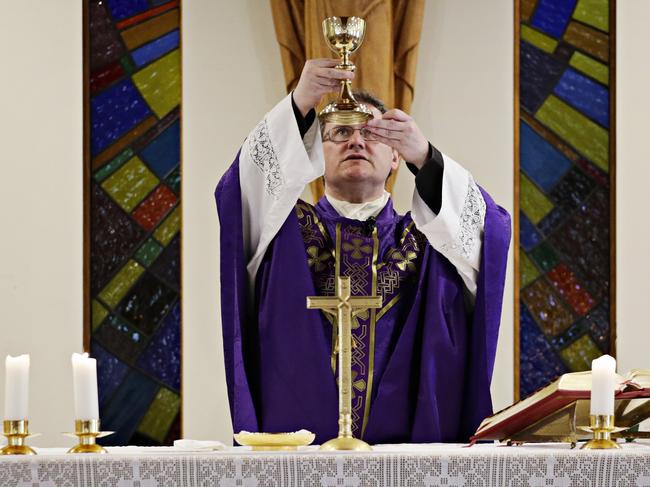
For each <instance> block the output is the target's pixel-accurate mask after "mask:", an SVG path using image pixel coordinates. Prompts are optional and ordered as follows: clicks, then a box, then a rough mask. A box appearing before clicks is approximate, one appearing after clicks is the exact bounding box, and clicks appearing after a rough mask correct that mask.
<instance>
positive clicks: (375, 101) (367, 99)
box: [352, 90, 387, 113]
mask: <svg viewBox="0 0 650 487" xmlns="http://www.w3.org/2000/svg"><path fill="white" fill-rule="evenodd" d="M352 96H354V99H355V100H357V101H358V102H359V103H365V104H366V105H372V106H373V107H375V108H376V109H377V110H379V111H380V112H381V113H386V112H387V108H386V105H384V102H383V101H381V100H380V99H379V98H378V97H376V96H375V95H374V94H373V93H371V92H369V91H367V90H352Z"/></svg>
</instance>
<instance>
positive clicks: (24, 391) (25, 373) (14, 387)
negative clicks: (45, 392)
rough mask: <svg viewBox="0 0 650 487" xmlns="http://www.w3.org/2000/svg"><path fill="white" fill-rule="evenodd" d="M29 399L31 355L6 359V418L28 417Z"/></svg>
mask: <svg viewBox="0 0 650 487" xmlns="http://www.w3.org/2000/svg"><path fill="white" fill-rule="evenodd" d="M28 401H29V355H19V356H18V357H12V356H11V355H7V359H6V360H5V416H4V418H5V420H8V421H16V420H21V419H27V408H28Z"/></svg>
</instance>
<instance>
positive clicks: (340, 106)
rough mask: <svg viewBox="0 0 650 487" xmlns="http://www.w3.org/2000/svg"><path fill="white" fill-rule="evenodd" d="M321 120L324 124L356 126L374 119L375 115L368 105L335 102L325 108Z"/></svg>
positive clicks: (321, 113) (320, 116)
mask: <svg viewBox="0 0 650 487" xmlns="http://www.w3.org/2000/svg"><path fill="white" fill-rule="evenodd" d="M319 118H320V119H321V120H322V121H323V122H324V123H336V124H340V125H355V124H358V123H365V122H367V121H368V120H370V119H371V118H373V114H372V112H371V111H370V109H369V108H368V107H367V106H366V105H363V104H360V103H342V102H340V101H334V102H332V103H330V104H329V105H327V106H326V107H325V108H323V110H322V111H321V112H320V115H319Z"/></svg>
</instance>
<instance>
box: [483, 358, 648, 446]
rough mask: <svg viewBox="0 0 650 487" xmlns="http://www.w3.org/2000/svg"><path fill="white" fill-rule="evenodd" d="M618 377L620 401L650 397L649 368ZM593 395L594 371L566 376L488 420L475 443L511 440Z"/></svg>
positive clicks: (484, 422) (617, 394)
mask: <svg viewBox="0 0 650 487" xmlns="http://www.w3.org/2000/svg"><path fill="white" fill-rule="evenodd" d="M617 377H618V385H617V387H616V396H615V397H616V399H617V401H618V400H629V399H636V398H645V397H648V398H650V369H633V370H631V371H630V372H629V373H628V374H627V375H625V376H621V375H618V376H617ZM590 396H591V371H587V372H573V373H570V374H564V375H562V376H561V377H560V378H559V379H557V380H555V381H554V382H551V383H550V384H549V385H547V386H545V387H543V388H541V389H539V390H538V391H536V392H534V393H533V394H531V395H529V396H528V397H526V398H525V399H523V400H521V401H519V402H516V403H515V404H513V405H511V406H508V407H507V408H505V409H502V410H501V411H499V412H497V413H495V414H493V415H492V416H490V417H488V418H485V419H484V420H483V421H482V422H481V425H480V426H479V427H478V429H477V430H476V433H475V434H474V436H473V437H472V442H474V441H476V440H493V439H498V440H503V439H507V438H510V437H512V436H513V435H515V434H516V433H518V432H519V431H522V430H524V429H525V428H528V427H529V426H532V425H534V424H535V423H537V422H538V421H540V420H542V419H544V418H546V417H548V416H549V415H551V414H553V413H555V412H557V411H559V410H560V409H562V408H563V407H565V406H567V405H568V404H571V403H572V402H574V401H577V400H585V399H586V400H587V401H588V400H589V398H590ZM617 413H618V407H617ZM617 421H618V418H617Z"/></svg>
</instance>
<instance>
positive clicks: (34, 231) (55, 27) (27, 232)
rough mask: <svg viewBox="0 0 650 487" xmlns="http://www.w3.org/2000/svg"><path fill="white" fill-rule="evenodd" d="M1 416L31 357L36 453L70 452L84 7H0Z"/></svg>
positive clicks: (5, 1)
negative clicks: (8, 385) (11, 372)
mask: <svg viewBox="0 0 650 487" xmlns="http://www.w3.org/2000/svg"><path fill="white" fill-rule="evenodd" d="M0 11H1V12H2V14H0V45H1V46H3V48H2V50H3V60H2V64H3V71H2V76H0V168H1V172H0V177H1V178H2V190H0V228H1V230H0V235H1V236H0V358H1V360H0V362H1V364H0V397H1V398H2V400H1V401H0V408H2V409H3V410H4V357H5V355H7V354H13V355H17V354H20V353H30V354H31V396H30V410H31V421H30V423H31V428H32V431H35V432H40V433H43V436H42V437H41V438H37V439H36V440H34V442H33V443H35V444H37V445H55V444H59V445H61V444H64V443H65V444H68V443H69V442H68V441H66V440H64V439H62V437H61V432H62V431H69V430H70V429H71V428H72V427H73V417H72V416H73V415H72V384H71V374H72V371H71V365H70V355H71V354H72V352H74V351H80V350H81V347H82V274H81V269H82V186H81V184H82V173H81V168H82V153H81V150H82V121H81V96H82V94H81V88H82V85H81V82H82V77H81V66H82V52H81V2H47V1H43V0H41V1H35V2H12V1H10V0H1V1H0Z"/></svg>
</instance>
